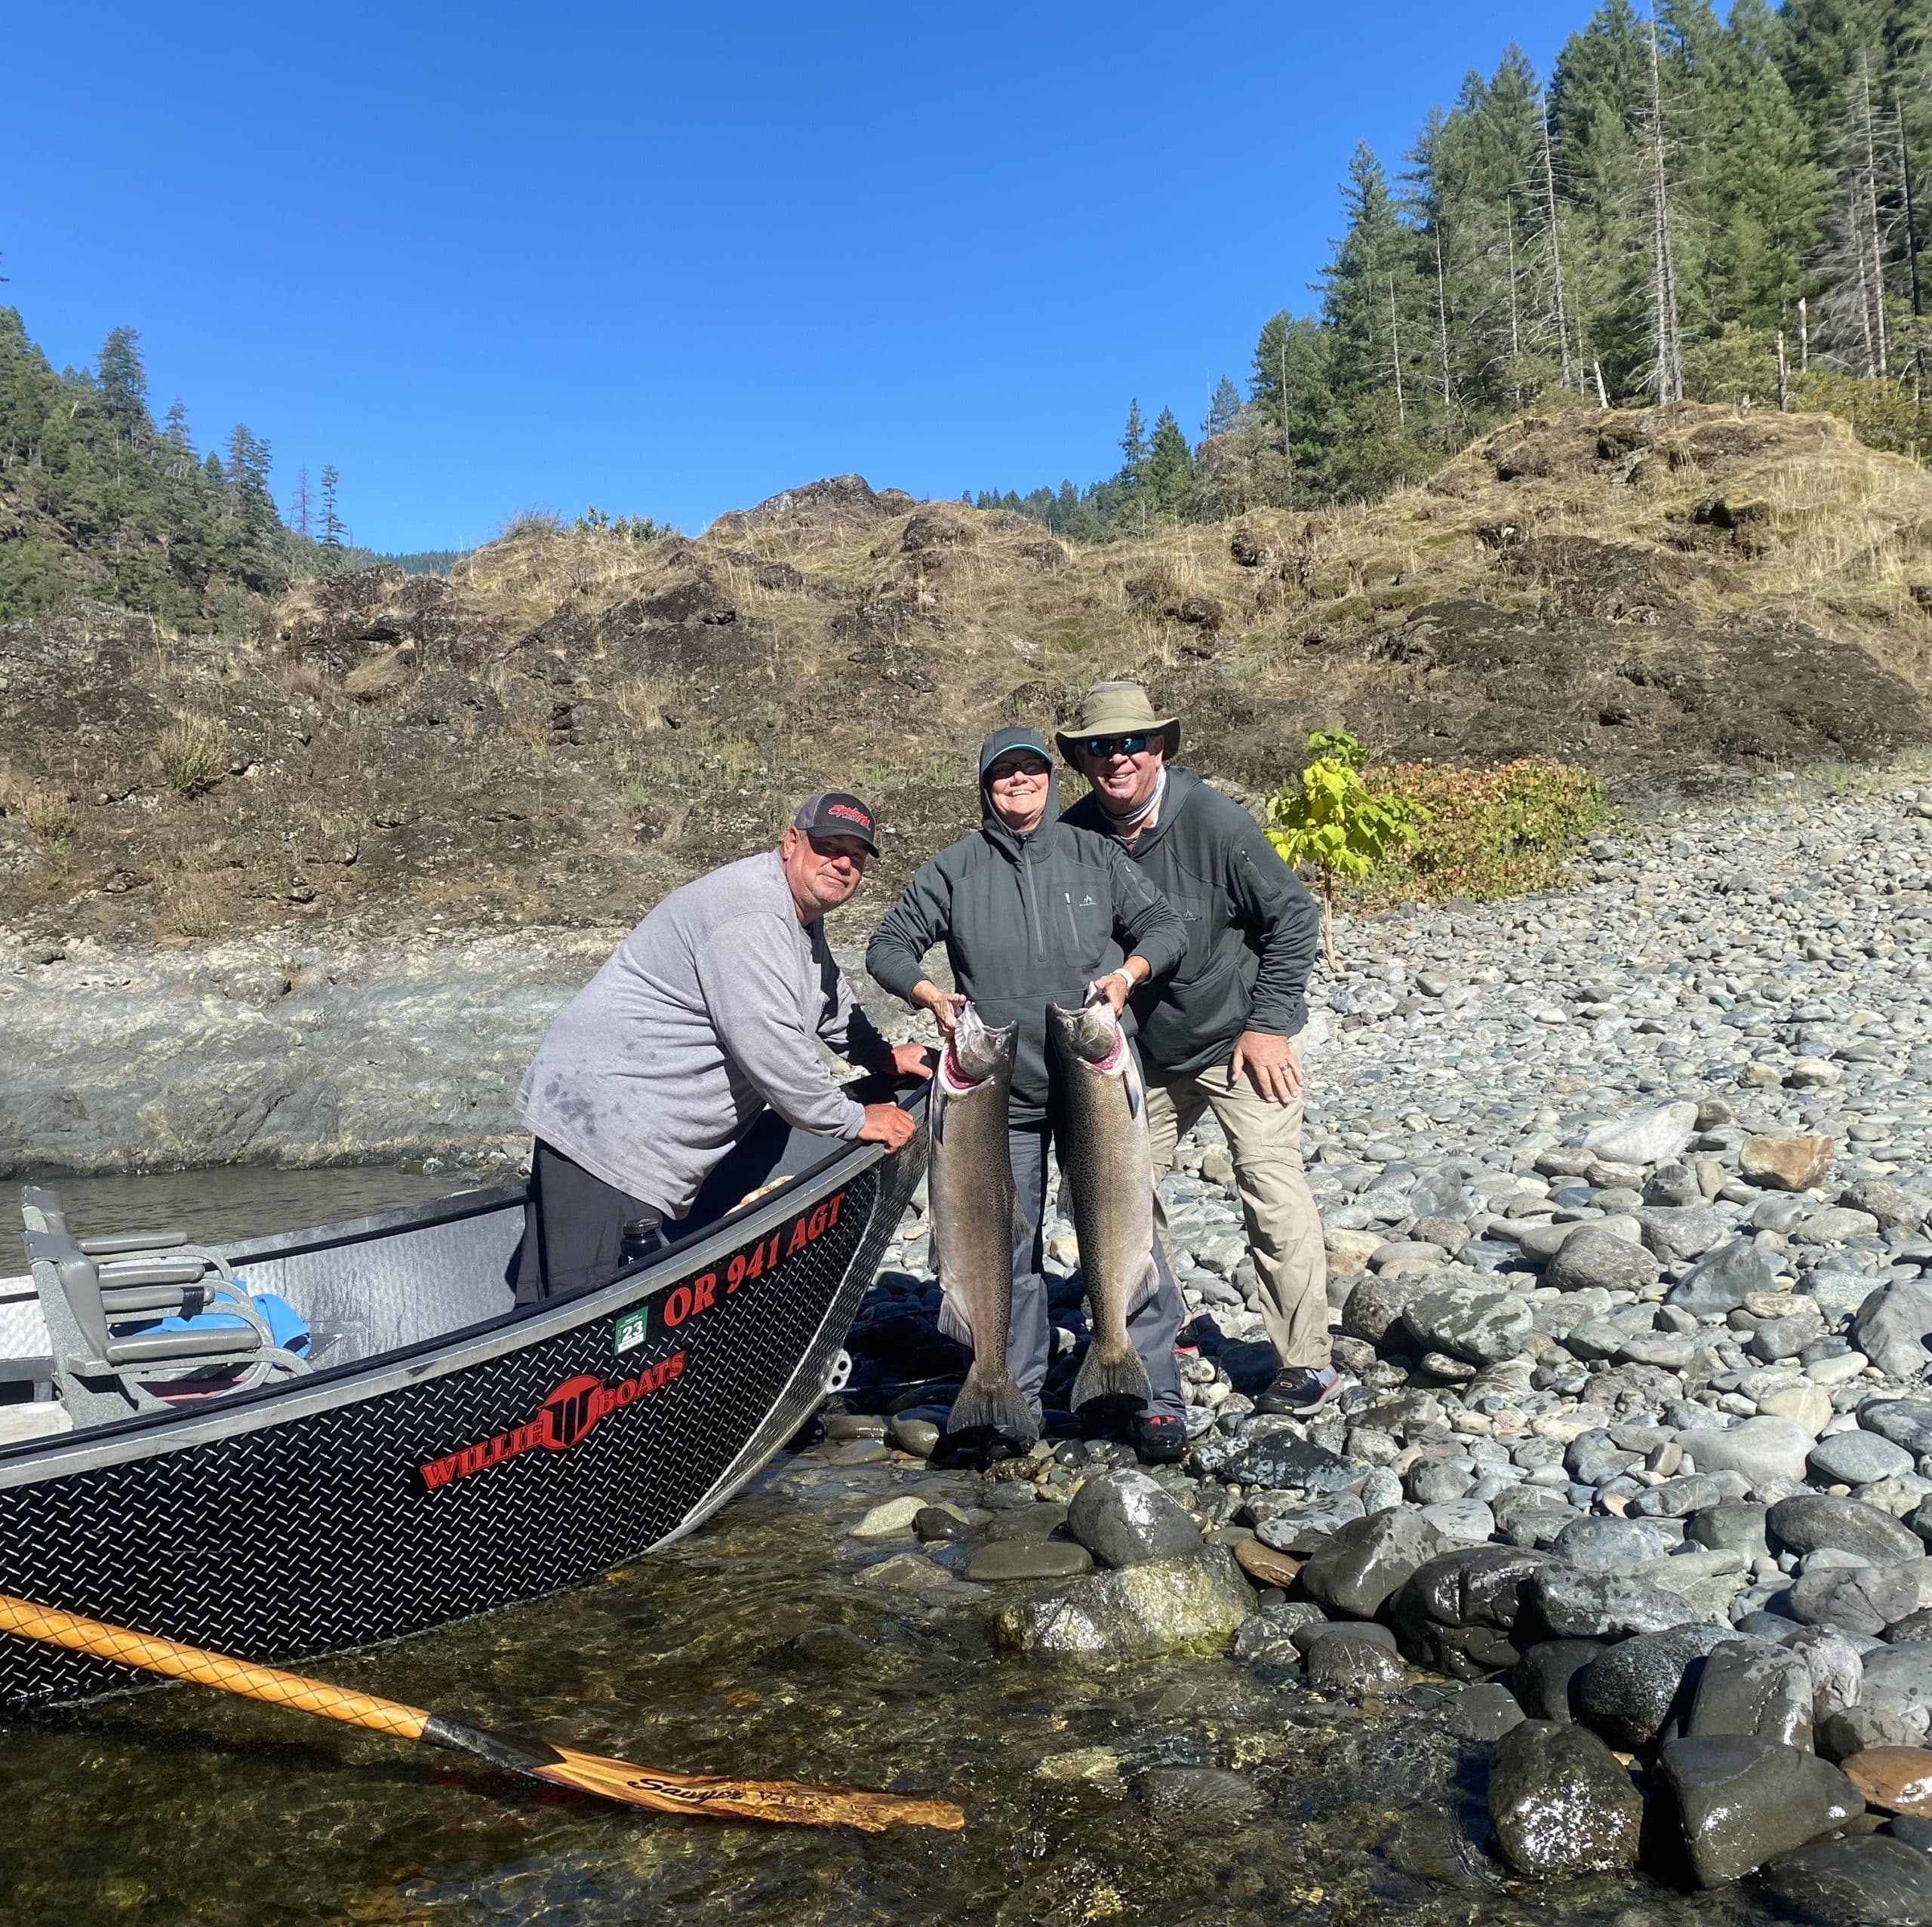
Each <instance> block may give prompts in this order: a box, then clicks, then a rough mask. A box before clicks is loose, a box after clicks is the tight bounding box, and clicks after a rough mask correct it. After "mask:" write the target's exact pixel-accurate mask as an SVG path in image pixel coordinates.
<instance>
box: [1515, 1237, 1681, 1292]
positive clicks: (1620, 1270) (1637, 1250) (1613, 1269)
mask: <svg viewBox="0 0 1932 1927" xmlns="http://www.w3.org/2000/svg"><path fill="white" fill-rule="evenodd" d="M1658 1271H1659V1267H1658V1265H1657V1259H1655V1258H1654V1256H1652V1255H1651V1253H1650V1252H1648V1251H1647V1250H1646V1249H1644V1247H1643V1246H1641V1244H1638V1243H1637V1242H1636V1241H1635V1240H1634V1239H1631V1238H1626V1237H1619V1236H1618V1234H1617V1233H1616V1232H1614V1231H1606V1230H1605V1229H1604V1228H1603V1227H1602V1226H1601V1225H1580V1226H1579V1227H1578V1228H1577V1230H1575V1231H1573V1232H1571V1234H1570V1235H1569V1237H1567V1238H1565V1239H1564V1240H1563V1243H1562V1245H1561V1248H1560V1249H1558V1252H1557V1254H1556V1255H1555V1257H1554V1258H1552V1259H1551V1260H1550V1261H1549V1265H1547V1266H1546V1268H1544V1271H1543V1283H1545V1284H1546V1285H1553V1286H1555V1288H1556V1289H1558V1291H1563V1292H1580V1291H1588V1290H1590V1289H1593V1288H1594V1289H1598V1290H1601V1291H1611V1292H1643V1291H1646V1290H1647V1289H1649V1288H1650V1287H1651V1286H1652V1285H1654V1284H1655V1283H1657V1275H1658Z"/></svg>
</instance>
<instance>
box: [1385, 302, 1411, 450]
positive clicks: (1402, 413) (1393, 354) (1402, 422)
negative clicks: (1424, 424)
mask: <svg viewBox="0 0 1932 1927" xmlns="http://www.w3.org/2000/svg"><path fill="white" fill-rule="evenodd" d="M1389 359H1390V360H1391V361H1392V362H1393V363H1394V364H1395V421H1396V424H1397V426H1398V427H1401V428H1407V426H1408V425H1409V410H1408V405H1407V403H1406V402H1404V401H1403V399H1402V336H1401V321H1400V319H1399V318H1398V315H1397V313H1396V309H1395V276H1394V275H1390V276H1389Z"/></svg>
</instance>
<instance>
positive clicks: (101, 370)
mask: <svg viewBox="0 0 1932 1927" xmlns="http://www.w3.org/2000/svg"><path fill="white" fill-rule="evenodd" d="M140 340H141V338H140V336H139V335H138V334H137V333H135V332H134V330H133V329H132V328H130V327H118V328H116V329H115V330H113V332H112V333H110V334H109V336H108V337H107V339H106V340H105V341H104V342H103V343H101V346H100V362H99V365H98V370H97V374H96V376H95V380H96V383H97V386H98V387H99V389H100V406H101V409H102V411H103V413H105V414H106V416H107V418H108V420H109V421H110V422H112V423H113V425H114V429H115V433H116V434H117V435H121V436H122V438H125V439H133V438H137V437H142V438H144V437H143V431H144V430H146V429H149V426H150V424H149V420H148V375H147V369H146V365H145V364H143V361H142V359H141V348H140Z"/></svg>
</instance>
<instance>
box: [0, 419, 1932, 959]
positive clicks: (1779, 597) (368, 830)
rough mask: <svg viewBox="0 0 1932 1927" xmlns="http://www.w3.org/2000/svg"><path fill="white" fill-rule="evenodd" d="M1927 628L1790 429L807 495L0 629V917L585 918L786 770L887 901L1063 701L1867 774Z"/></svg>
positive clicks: (1840, 439)
mask: <svg viewBox="0 0 1932 1927" xmlns="http://www.w3.org/2000/svg"><path fill="white" fill-rule="evenodd" d="M1928 609H1932V477H1928V476H1927V475H1926V474H1925V473H1924V472H1923V471H1922V470H1921V469H1919V468H1918V466H1916V465H1915V464H1914V463H1911V462H1909V461H1907V460H1906V459H1902V458H1900V457H1897V456H1887V455H1881V454H1877V453H1872V451H1870V450H1867V449H1866V448H1864V447H1861V446H1860V444H1858V443H1857V441H1854V439H1853V438H1852V437H1851V435H1850V433H1849V432H1848V431H1847V430H1846V429H1844V427H1843V426H1842V425H1841V424H1840V423H1838V422H1836V421H1835V420H1832V418H1829V417H1826V416H1777V415H1775V414H1770V415H1767V414H1764V413H1757V414H1749V415H1746V414H1741V413H1739V412H1738V411H1737V410H1731V409H1715V408H1700V407H1683V408H1680V409H1678V410H1672V411H1653V412H1651V413H1645V414H1639V413H1616V412H1613V413H1607V414H1598V413H1595V412H1592V413H1587V414H1584V413H1577V414H1575V415H1571V416H1562V417H1552V418H1549V419H1545V420H1533V421H1528V422H1524V423H1518V424H1515V425H1513V426H1510V427H1509V428H1506V429H1503V430H1501V431H1500V432H1497V433H1496V434H1495V435H1492V436H1491V437H1489V438H1487V439H1485V440H1484V441H1482V442H1481V443H1480V444H1478V445H1476V446H1475V447H1472V448H1471V449H1469V450H1467V451H1466V452H1465V453H1463V454H1462V455H1461V456H1459V457H1458V458H1457V459H1456V460H1455V461H1454V462H1452V463H1451V464H1449V466H1447V468H1445V469H1443V470H1442V471H1441V472H1440V473H1439V474H1438V475H1435V477H1434V478H1432V479H1431V480H1430V481H1429V482H1428V483H1426V484H1424V485H1423V486H1421V487H1417V488H1414V489H1412V490H1405V491H1403V492H1401V493H1398V494H1396V495H1395V496H1392V497H1391V498H1389V499H1388V500H1386V501H1385V502H1381V503H1379V504H1377V505H1374V506H1368V507H1361V508H1355V509H1342V510H1335V511H1328V512H1319V513H1314V514H1309V515H1300V514H1296V513H1293V512H1281V511H1268V512H1257V513H1255V514H1253V515H1249V516H1247V517H1246V518H1242V519H1240V520H1238V521H1231V522H1229V523H1226V524H1221V525H1220V526H1217V527H1198V526H1196V527H1175V528H1171V529H1168V530H1162V531H1161V532H1159V533H1155V534H1152V535H1150V536H1148V537H1147V538H1146V539H1142V540H1137V541H1129V542H1114V543H1111V544H1109V545H1107V546H1104V547H1094V548H1088V547H1084V546H1078V545H1070V544H1068V543H1065V542H1061V541H1059V540H1057V539H1054V538H1053V537H1051V536H1049V535H1048V533H1046V532H1045V531H1044V530H1043V529H1042V528H1041V527H1040V526H1039V525H1038V524H1035V523H1033V522H1031V521H1026V519H1024V518H1021V517H1020V516H1017V515H1012V514H1011V513H1008V512H1003V511H996V512H981V511H977V510H974V509H967V508H964V507H962V506H960V505H958V504H955V503H920V502H915V501H913V500H912V499H911V498H910V497H909V496H905V495H903V494H902V493H898V492H897V491H893V490H887V491H884V492H880V493H875V492H874V491H873V490H872V489H871V488H869V487H867V486H866V484H865V483H864V482H863V481H860V479H859V478H856V477H845V478H837V479H835V480H832V481H826V482H822V483H818V484H813V485H812V486H811V487H807V488H802V489H798V490H792V491H790V492H789V493H787V494H786V495H783V496H778V497H776V498H774V499H773V500H772V501H771V502H766V503H764V504H762V505H761V506H759V507H758V508H757V509H752V510H751V511H749V512H744V513H742V514H734V515H728V516H725V517H724V518H721V520H720V521H718V523H716V524H714V525H713V527H712V528H711V529H710V530H708V531H707V532H706V534H705V535H704V536H702V537H700V538H699V539H696V540H688V539H683V538H676V539H665V540H661V541H658V542H651V543H648V544H643V545H640V544H638V543H635V542H629V541H626V540H624V539H622V538H620V537H617V536H613V535H611V534H608V533H601V532H595V531H591V532H583V533H574V532H565V531H560V530H550V529H542V528H537V529H533V530H531V531H530V532H528V533H523V534H519V535H517V536H513V537H512V538H511V539H506V540H504V541H502V542H497V543H493V544H491V545H489V546H487V547H485V548H484V549H479V550H478V551H476V552H474V553H473V554H472V555H469V557H467V558H465V559H464V560H463V561H461V562H460V563H459V564H457V566H456V567H455V568H454V570H453V571H452V572H451V575H450V576H449V577H448V579H445V578H442V577H439V576H406V575H405V574H404V573H402V572H401V570H395V569H377V570H368V571H364V572H361V573H358V574H355V575H351V576H345V577H341V578H337V579H330V580H323V581H317V582H308V583H305V584H303V585H299V586H298V587H297V589H295V590H294V591H292V592H290V593H289V594H288V595H287V596H285V598H283V599H282V601H281V602H280V603H279V604H278V605H277V606H276V607H275V611H274V613H273V616H272V620H271V621H270V622H268V623H267V624H266V625H264V626H263V629H261V630H260V632H258V633H257V635H255V636H254V638H253V639H252V640H251V641H249V642H248V643H247V644H244V645H239V646H235V645H223V644H219V643H217V642H214V641H208V640H177V639H172V638H167V637H165V636H163V635H162V634H161V633H160V632H158V631H157V630H156V629H155V627H154V625H152V623H149V622H146V621H145V620H143V619H136V618H129V617H127V616H122V615H118V614H116V613H114V612H112V611H111V610H102V609H100V608H98V607H95V606H93V605H89V604H82V605H78V607H72V608H70V609H69V610H68V611H67V612H66V613H63V614H61V615H59V616H54V617H50V618H47V619H42V620H40V621H38V622H34V623H31V624H17V625H14V627H13V628H11V629H7V630H5V631H0V647H4V665H5V666H4V668H0V677H4V687H0V804H4V810H5V813H4V814H0V917H4V918H5V921H6V923H7V924H8V925H10V926H11V927H14V928H16V929H26V930H32V931H35V932H40V933H52V934H58V933H72V932H75V931H84V930H94V931H97V932H100V933H103V934H106V933H112V935H114V936H115V937H117V938H135V937H140V936H146V935H153V936H160V937H162V938H164V939H166V938H171V937H172V938H179V939H202V938H206V937H208V936H214V935H217V934H219V933H223V932H226V931H230V930H241V929H248V928H258V927H263V926H265V925H271V924H276V923H279V922H282V921H286V920H302V921H309V920H321V919H325V918H334V919H353V920H356V921H358V923H362V924H370V925H374V926H378V927H380V926H386V925H389V924H401V925H406V926H412V927H413V926H414V925H418V924H427V923H428V922H429V921H430V920H432V919H435V918H440V919H441V920H442V922H443V924H444V925H445V927H449V926H454V925H500V924H512V925H517V924H529V923H541V922H563V923H581V922H587V921H616V920H624V919H626V918H629V917H632V916H634V915H635V914H637V913H638V911H639V910H640V909H641V908H643V907H644V906H645V905H648V903H650V902H651V901H653V900H654V899H655V898H656V897H657V896H659V895H660V894H661V893H663V890H666V889H667V888H669V887H671V886H672V884H675V883H676V882H677V881H680V880H681V879H682V878H684V877H687V876H689V875H691V874H694V872H695V871H697V870H699V869H700V868H704V867H706V865H710V864H712V863H715V862H720V861H722V860H725V859H729V858H731V857H734V856H739V855H741V854H743V853H745V852H746V851H747V850H751V849H753V848H755V847H758V845H759V844H761V843H762V842H764V841H766V840H767V839H768V838H770V837H773V836H774V835H775V834H776V832H777V828H778V827H779V826H780V824H781V822H783V817H784V813H785V811H786V807H787V806H788V804H789V802H790V801H792V799H793V798H795V797H796V796H797V795H798V794H800V793H801V792H802V791H804V790H806V789H808V788H811V787H813V786H814V785H817V783H819V782H824V781H830V780H835V781H838V782H844V783H848V784H851V785H854V786H856V787H857V788H860V789H861V790H863V791H866V792H868V793H869V794H872V796H873V797H874V798H875V800H876V801H878V804H879V806H880V808H881V814H882V819H883V822H884V825H885V826H886V829H887V832H888V834H887V837H886V843H887V848H888V858H887V862H886V863H885V865H884V871H885V877H884V884H885V885H887V886H888V887H889V886H890V885H891V884H894V883H896V882H897V881H898V880H899V879H900V878H901V877H903V875H904V874H906V873H907V872H908V871H909V870H910V869H911V868H912V866H913V865H914V864H915V863H916V862H918V860H920V859H922V858H923V857H924V856H926V855H927V854H928V853H930V852H931V850H932V849H934V847H937V845H938V844H940V843H942V842H943V841H946V840H947V839H948V838H949V837H951V836H953V835H955V834H958V833H959V831H960V830H961V828H963V827H964V825H966V824H967V823H968V822H969V820H971V800H970V795H969V793H968V784H969V782H970V768H971V764H970V760H969V752H970V750H971V747H972V745H973V744H974V742H976V741H977V738H978V736H979V735H980V733H981V732H982V731H983V730H985V729H986V728H988V727H992V725H994V724H997V723H999V722H1003V721H1011V720H1013V719H1015V718H1024V719H1026V720H1029V721H1036V722H1038V723H1041V724H1051V723H1053V722H1054V721H1055V720H1057V718H1060V717H1062V716H1063V715H1065V714H1066V712H1067V711H1068V709H1069V707H1070V705H1071V704H1072V701H1073V699H1075V697H1076V696H1077V694H1078V691H1079V690H1080V689H1081V687H1084V685H1085V684H1087V683H1088V681H1091V680H1093V679H1094V678H1096V677H1098V676H1100V675H1120V674H1131V675H1139V676H1142V677H1144V678H1146V679H1147V680H1148V681H1149V682H1150V683H1151V684H1152V685H1153V687H1154V688H1155V692H1156V694H1157V697H1158V699H1159V700H1161V702H1164V703H1168V704H1171V705H1173V706H1174V708H1177V710H1179V711H1180V712H1181V713H1182V714H1183V716H1184V717H1185V718H1186V731H1187V748H1186V756H1187V758H1188V760H1189V761H1193V762H1195V764H1197V765H1198V767H1201V768H1202V769H1204V770H1206V771H1207V772H1208V773H1211V774H1213V775H1214V776H1217V777H1219V778H1220V779H1223V780H1224V781H1227V782H1232V783H1234V784H1238V785H1244V786H1247V788H1260V787H1263V786H1264V785H1269V784H1271V783H1272V782H1275V781H1278V779H1280V777H1281V776H1282V774H1283V773H1285V772H1286V771H1287V770H1288V769H1289V768H1290V767H1292V766H1293V765H1294V763H1295V761H1296V760H1297V752H1298V751H1299V749H1300V745H1301V742H1302V740H1303V733H1304V732H1305V731H1306V730H1308V729H1309V728H1311V727H1329V726H1334V725H1345V726H1346V727H1349V728H1350V729H1352V730H1355V732H1356V733H1358V735H1360V736H1361V737H1362V738H1363V739H1364V741H1365V742H1366V743H1367V745H1368V746H1369V748H1371V751H1372V752H1374V754H1375V755H1377V756H1379V757H1382V758H1430V757H1432V758H1438V759H1444V760H1458V761H1470V762H1478V763H1486V762H1491V761H1498V760H1501V759H1503V758H1508V757H1511V756H1513V755H1519V754H1522V753H1524V752H1528V751H1540V752H1543V753H1545V754H1550V755H1559V756H1562V757H1565V758H1570V759H1572V760H1574V761H1580V762H1582V763H1584V764H1588V765H1589V766H1590V767H1592V768H1594V769H1595V770H1598V772H1600V773H1602V774H1604V776H1607V777H1608V778H1611V779H1615V780H1617V781H1620V782H1625V783H1628V784H1642V783H1651V782H1660V781H1669V782H1695V781H1698V780H1701V779H1706V778H1709V777H1710V776H1713V775H1715V774H1718V773H1721V772H1723V771H1724V770H1727V769H1734V770H1735V769H1745V770H1768V769H1770V768H1773V767H1780V766H1789V767H1797V766H1802V765H1807V764H1816V763H1818V762H1820V761H1829V760H1833V759H1847V760H1852V761H1870V760H1876V759H1878V758H1883V757H1885V756H1887V755H1890V754H1891V753H1893V752H1894V751H1897V750H1899V749H1900V748H1905V747H1907V746H1909V745H1913V744H1915V743H1918V742H1923V741H1924V740H1926V739H1927V736H1928V735H1932V725H1929V724H1928V712H1927V707H1926V702H1925V698H1926V696H1927V693H1928V692H1929V691H1932V613H1928ZM882 893H883V892H882V890H881V889H880V888H879V887H875V888H874V889H873V890H872V891H869V893H868V897H867V899H866V900H867V901H868V902H873V903H875V902H876V901H877V899H878V897H879V896H881V895H882Z"/></svg>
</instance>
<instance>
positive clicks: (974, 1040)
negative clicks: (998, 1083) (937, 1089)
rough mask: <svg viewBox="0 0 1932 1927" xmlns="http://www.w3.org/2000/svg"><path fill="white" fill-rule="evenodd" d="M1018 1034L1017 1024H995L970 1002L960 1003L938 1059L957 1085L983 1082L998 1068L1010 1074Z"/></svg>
mask: <svg viewBox="0 0 1932 1927" xmlns="http://www.w3.org/2000/svg"><path fill="white" fill-rule="evenodd" d="M1019 1037H1020V1026H1019V1025H1017V1024H1008V1025H1003V1026H1001V1027H999V1028H995V1027H994V1026H993V1025H990V1024H988V1023H986V1022H984V1021H983V1019H981V1017H980V1013H979V1012H978V1011H977V1010H975V1009H974V1007H973V1006H972V1005H971V1004H970V1003H968V1004H964V1005H962V1006H961V1008H960V1012H959V1017H958V1022H956V1023H955V1025H954V1026H953V1031H952V1041H951V1043H949V1044H948V1045H947V1046H946V1055H945V1057H944V1058H943V1060H942V1063H943V1068H944V1069H945V1071H946V1075H947V1078H948V1080H949V1082H950V1083H952V1085H953V1086H955V1088H958V1087H960V1086H971V1085H974V1084H983V1083H985V1082H986V1080H987V1079H988V1078H989V1077H998V1076H999V1075H1000V1074H1001V1072H1002V1071H1004V1072H1005V1073H1006V1074H1008V1075H1009V1076H1010V1075H1011V1073H1012V1070H1013V1058H1014V1050H1015V1048H1016V1047H1017V1043H1018V1041H1019Z"/></svg>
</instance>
